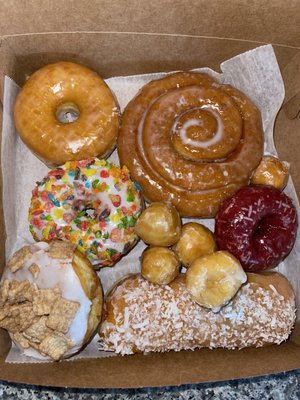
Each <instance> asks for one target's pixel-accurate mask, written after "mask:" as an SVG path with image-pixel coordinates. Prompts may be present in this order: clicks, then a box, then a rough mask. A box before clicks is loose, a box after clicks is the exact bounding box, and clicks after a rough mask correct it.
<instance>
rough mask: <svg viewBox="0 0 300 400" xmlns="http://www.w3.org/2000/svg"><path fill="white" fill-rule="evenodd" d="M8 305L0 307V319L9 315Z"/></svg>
mask: <svg viewBox="0 0 300 400" xmlns="http://www.w3.org/2000/svg"><path fill="white" fill-rule="evenodd" d="M9 312H10V306H9V305H8V304H5V305H3V306H2V307H1V308H0V321H2V320H3V319H4V318H5V317H7V316H9Z"/></svg>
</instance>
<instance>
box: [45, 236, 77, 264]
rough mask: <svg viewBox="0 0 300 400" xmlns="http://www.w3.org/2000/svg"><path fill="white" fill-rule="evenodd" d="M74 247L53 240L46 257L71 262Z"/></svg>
mask: <svg viewBox="0 0 300 400" xmlns="http://www.w3.org/2000/svg"><path fill="white" fill-rule="evenodd" d="M75 248H76V245H75V244H73V243H69V242H63V241H62V240H54V241H53V242H51V243H50V245H49V250H48V255H49V257H51V258H57V259H59V260H72V259H73V255H74V250H75Z"/></svg>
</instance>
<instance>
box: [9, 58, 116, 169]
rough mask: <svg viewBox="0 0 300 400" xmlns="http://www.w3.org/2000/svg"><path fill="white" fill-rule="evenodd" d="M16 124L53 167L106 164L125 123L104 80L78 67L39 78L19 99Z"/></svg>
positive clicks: (56, 68) (61, 66)
mask: <svg viewBox="0 0 300 400" xmlns="http://www.w3.org/2000/svg"><path fill="white" fill-rule="evenodd" d="M14 118H15V125H16V128H17V131H18V133H19V135H20V137H21V139H22V140H23V142H24V143H25V144H26V145H27V146H28V147H29V149H30V150H31V151H32V152H33V153H34V154H35V155H36V156H37V157H38V158H39V159H41V160H42V161H43V162H44V163H45V164H46V165H48V166H50V167H53V166H55V165H61V164H64V163H65V162H66V161H70V160H84V159H87V158H90V157H99V158H106V157H107V156H108V155H109V154H110V153H111V152H112V150H113V149H114V147H115V145H116V140H117V135H118V131H119V123H120V113H119V106H118V104H117V102H116V99H115V98H114V96H113V94H112V92H111V90H110V89H109V87H108V86H107V85H106V83H105V82H104V81H103V79H102V78H101V77H100V76H99V75H98V74H97V73H96V72H94V71H91V70H90V69H88V68H86V67H84V66H82V65H79V64H75V63H72V62H58V63H55V64H49V65H47V66H45V67H43V68H41V69H39V70H38V71H36V72H35V73H33V74H32V75H31V77H30V78H29V79H28V80H27V82H26V83H25V84H24V86H23V87H22V89H21V91H20V92H19V94H18V96H17V99H16V103H15V107H14Z"/></svg>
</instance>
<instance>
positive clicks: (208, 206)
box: [117, 72, 263, 217]
mask: <svg viewBox="0 0 300 400" xmlns="http://www.w3.org/2000/svg"><path fill="white" fill-rule="evenodd" d="M117 147H118V153H119V158H120V161H121V164H123V165H126V166H127V167H128V169H129V170H130V173H131V176H132V179H134V180H135V181H136V182H138V183H139V184H140V186H141V187H142V189H143V193H144V196H145V198H146V199H147V200H149V201H151V202H171V203H172V204H173V205H174V206H175V207H176V208H177V210H178V211H179V213H180V215H181V216H183V217H213V216H215V214H216V212H217V211H218V208H219V206H220V204H221V203H222V201H223V200H224V199H225V198H227V197H229V196H230V195H231V194H233V193H234V192H236V191H237V190H238V189H239V188H241V187H242V186H245V185H247V184H248V183H249V179H250V176H251V175H252V172H253V170H254V169H255V168H256V167H257V166H258V164H259V162H260V160H261V157H262V155H263V130H262V123H261V116H260V112H259V111H258V109H257V108H256V106H255V105H254V104H253V103H252V102H251V101H250V100H249V99H248V98H247V97H246V96H245V95H244V94H242V93H241V92H239V91H238V90H236V89H234V88H233V87H231V86H229V85H221V84H218V83H217V82H216V81H214V80H213V79H212V78H211V77H209V76H208V75H206V74H200V73H195V72H179V73H175V74H170V75H168V76H167V77H164V78H162V79H158V80H155V81H152V82H150V83H148V84H147V85H145V86H144V87H143V88H142V89H141V91H140V92H139V93H138V95H137V96H136V97H135V98H134V99H133V100H132V101H131V102H130V103H129V104H128V105H127V107H126V109H125V111H124V114H123V117H122V123H121V128H120V133H119V136H118V144H117Z"/></svg>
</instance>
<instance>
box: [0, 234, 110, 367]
mask: <svg viewBox="0 0 300 400" xmlns="http://www.w3.org/2000/svg"><path fill="white" fill-rule="evenodd" d="M102 306H103V295H102V287H101V283H100V280H99V278H98V276H97V274H96V272H95V271H94V270H93V268H92V266H91V264H90V263H89V261H88V260H87V259H86V258H85V257H84V256H83V255H82V254H81V253H80V252H79V251H78V250H75V246H74V245H72V244H71V243H66V242H62V241H57V240H56V241H52V242H51V243H50V244H48V243H45V242H39V243H36V244H34V245H30V246H24V247H22V248H21V249H19V250H18V251H17V252H16V253H15V254H14V255H13V256H12V257H11V258H10V259H9V261H8V263H7V265H6V268H5V269H4V272H3V276H2V279H1V282H0V316H1V318H0V327H1V328H4V329H6V330H7V331H8V332H9V334H10V336H11V338H12V340H13V341H14V343H15V344H16V345H17V347H19V349H20V350H21V351H22V352H23V353H24V354H25V355H26V356H30V357H34V358H39V359H44V360H55V361H58V360H60V359H63V358H68V357H70V356H72V355H73V354H75V353H77V352H78V351H79V350H81V349H82V347H83V346H84V345H85V344H86V343H87V342H88V341H89V340H90V339H91V337H92V335H93V334H94V333H95V330H96V329H97V327H98V325H99V323H100V321H101V315H102Z"/></svg>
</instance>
